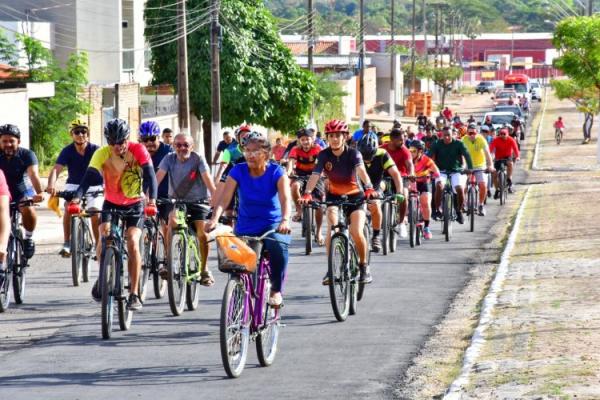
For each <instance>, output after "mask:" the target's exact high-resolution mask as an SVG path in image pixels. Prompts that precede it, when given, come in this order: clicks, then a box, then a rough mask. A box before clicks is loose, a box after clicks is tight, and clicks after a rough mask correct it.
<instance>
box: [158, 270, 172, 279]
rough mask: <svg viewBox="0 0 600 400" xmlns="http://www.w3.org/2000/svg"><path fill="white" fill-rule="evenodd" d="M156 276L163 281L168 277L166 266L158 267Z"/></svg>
mask: <svg viewBox="0 0 600 400" xmlns="http://www.w3.org/2000/svg"><path fill="white" fill-rule="evenodd" d="M158 276H160V278H161V279H162V280H164V281H166V280H167V279H169V270H168V269H167V268H166V267H160V269H159V270H158Z"/></svg>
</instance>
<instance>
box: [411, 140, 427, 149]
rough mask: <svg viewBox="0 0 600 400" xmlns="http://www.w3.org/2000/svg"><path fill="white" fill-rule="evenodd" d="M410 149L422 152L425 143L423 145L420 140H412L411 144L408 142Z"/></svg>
mask: <svg viewBox="0 0 600 400" xmlns="http://www.w3.org/2000/svg"><path fill="white" fill-rule="evenodd" d="M410 147H414V148H415V149H418V150H424V149H425V143H423V142H422V141H421V140H413V141H412V142H410Z"/></svg>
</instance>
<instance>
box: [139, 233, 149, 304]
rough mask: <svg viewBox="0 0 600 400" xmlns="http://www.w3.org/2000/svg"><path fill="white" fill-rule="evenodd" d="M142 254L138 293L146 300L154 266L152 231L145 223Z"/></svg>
mask: <svg viewBox="0 0 600 400" xmlns="http://www.w3.org/2000/svg"><path fill="white" fill-rule="evenodd" d="M140 254H141V256H142V267H141V268H140V282H139V286H138V293H139V296H140V300H142V302H144V301H146V297H147V295H148V281H149V279H150V269H151V268H152V231H151V230H150V229H148V227H147V226H145V225H144V227H143V228H142V235H141V236H140Z"/></svg>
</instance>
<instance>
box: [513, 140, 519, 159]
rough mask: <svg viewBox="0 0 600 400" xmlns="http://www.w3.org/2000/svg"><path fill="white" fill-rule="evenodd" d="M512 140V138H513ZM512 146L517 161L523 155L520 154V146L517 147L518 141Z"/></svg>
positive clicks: (514, 141)
mask: <svg viewBox="0 0 600 400" xmlns="http://www.w3.org/2000/svg"><path fill="white" fill-rule="evenodd" d="M511 139H512V138H511ZM511 146H512V148H513V154H514V155H515V158H516V159H517V160H519V159H520V156H521V154H520V153H519V146H517V141H516V140H514V139H513V141H512V143H511Z"/></svg>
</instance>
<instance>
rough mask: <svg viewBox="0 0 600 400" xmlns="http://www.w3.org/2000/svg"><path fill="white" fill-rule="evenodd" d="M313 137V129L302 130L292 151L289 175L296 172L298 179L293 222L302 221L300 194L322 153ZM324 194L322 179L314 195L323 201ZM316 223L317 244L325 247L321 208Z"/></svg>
mask: <svg viewBox="0 0 600 400" xmlns="http://www.w3.org/2000/svg"><path fill="white" fill-rule="evenodd" d="M313 135H314V133H313V131H312V129H301V130H300V131H298V143H299V145H298V146H296V147H294V148H293V149H292V151H290V156H289V158H290V163H289V164H288V175H289V173H290V172H291V171H294V174H295V175H296V177H297V178H295V179H293V180H292V200H293V201H294V204H296V215H294V217H293V218H292V220H293V221H295V222H299V221H301V219H302V208H301V207H300V204H299V203H298V201H299V200H300V193H302V192H304V188H305V187H306V182H307V181H308V179H309V178H310V176H311V174H312V171H313V169H314V168H315V166H316V165H317V157H318V155H319V153H320V152H321V147H320V146H319V145H317V144H316V143H314V142H313ZM323 193H325V189H324V184H323V180H322V179H320V180H319V182H318V183H317V186H316V187H315V189H314V190H313V191H312V195H313V197H314V198H315V199H318V200H323ZM315 222H316V228H317V243H319V245H323V235H322V233H321V225H322V223H323V210H321V208H320V207H319V208H317V210H316V213H315Z"/></svg>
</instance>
